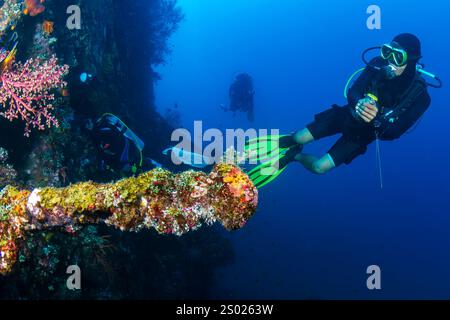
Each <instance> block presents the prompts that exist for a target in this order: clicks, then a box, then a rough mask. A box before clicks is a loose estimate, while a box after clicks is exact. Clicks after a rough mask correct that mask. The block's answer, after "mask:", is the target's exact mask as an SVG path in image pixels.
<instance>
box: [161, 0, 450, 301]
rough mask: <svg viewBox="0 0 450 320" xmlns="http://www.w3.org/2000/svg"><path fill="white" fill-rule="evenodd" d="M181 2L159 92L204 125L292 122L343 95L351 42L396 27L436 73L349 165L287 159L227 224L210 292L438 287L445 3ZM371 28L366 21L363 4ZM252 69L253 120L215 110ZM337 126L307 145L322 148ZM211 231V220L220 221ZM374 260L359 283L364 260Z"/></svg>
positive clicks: (449, 287)
mask: <svg viewBox="0 0 450 320" xmlns="http://www.w3.org/2000/svg"><path fill="white" fill-rule="evenodd" d="M179 3H180V6H181V8H182V10H183V11H184V13H185V15H186V19H185V21H184V22H183V23H182V24H181V26H180V29H179V30H178V32H177V33H176V34H175V36H173V38H172V39H171V43H172V47H173V52H172V55H171V57H170V58H169V61H168V63H167V65H165V66H164V67H162V68H160V69H159V70H158V71H159V72H160V73H161V75H162V80H161V81H160V82H159V83H158V85H157V88H156V94H157V105H158V106H159V108H160V109H161V111H163V110H164V109H165V108H168V107H171V106H173V105H174V104H177V105H178V108H179V111H180V113H181V116H182V120H183V124H184V126H186V127H187V128H191V127H192V126H193V122H194V121H195V120H202V121H203V125H204V127H205V128H219V129H222V130H225V129H227V128H244V129H246V128H257V129H259V128H267V129H271V128H277V129H280V130H281V132H285V133H289V132H292V131H295V130H298V129H300V128H303V127H304V126H305V125H306V124H307V123H309V122H310V121H311V120H312V119H313V115H314V114H316V113H318V112H320V111H323V110H324V109H326V108H328V107H329V106H330V105H332V104H334V103H337V104H341V105H343V104H345V99H344V97H343V94H342V93H343V88H344V85H345V82H346V80H347V78H348V77H349V76H350V75H351V74H352V73H353V72H354V71H355V70H356V69H358V68H360V67H362V66H363V64H362V61H361V58H360V56H361V52H362V51H363V50H364V49H366V48H368V47H371V46H376V45H380V44H382V43H385V42H389V41H390V40H391V39H392V38H393V37H394V36H395V35H397V34H399V33H403V32H410V33H414V34H416V35H417V36H418V37H419V38H420V39H421V41H422V46H423V56H424V58H423V62H424V63H425V64H426V68H427V69H428V70H429V71H432V72H435V73H437V74H439V76H440V77H441V79H443V81H444V88H443V89H441V90H435V89H430V94H431V97H432V105H431V107H430V109H429V110H428V112H427V113H426V115H425V116H424V117H423V119H422V121H421V122H420V124H419V126H418V127H417V128H416V129H415V130H414V131H412V132H411V133H409V134H407V135H405V136H403V137H402V138H401V139H400V140H398V141H395V142H383V143H382V145H381V153H382V167H383V177H384V188H383V189H381V188H380V184H379V177H378V171H377V166H376V157H375V146H374V145H371V146H370V148H369V150H368V152H367V153H366V154H365V155H364V156H362V157H359V158H357V159H356V160H355V161H354V162H353V163H352V164H351V165H350V166H343V167H340V168H338V169H336V170H334V171H333V172H331V173H329V174H327V175H325V176H315V175H312V174H310V173H309V172H307V171H306V170H305V169H303V168H302V167H301V166H300V165H298V164H293V165H291V166H290V167H289V168H288V170H286V171H285V172H284V174H283V175H282V176H281V177H280V178H279V179H278V180H277V181H275V182H274V183H272V184H271V185H269V186H267V187H266V188H264V189H262V190H261V192H260V208H259V211H258V212H257V214H256V215H255V217H254V218H253V219H252V220H251V221H250V222H249V224H248V225H247V226H246V227H245V228H244V229H242V230H240V231H237V232H233V233H226V232H225V231H223V232H224V235H225V236H226V237H228V238H230V239H231V240H232V241H233V243H234V247H235V252H236V257H235V261H234V263H233V264H231V265H228V266H226V267H224V268H222V269H220V270H219V271H218V273H217V284H216V287H214V288H213V292H212V293H211V295H212V297H213V298H236V299H237V298H245V299H248V298H254V299H269V298H270V299H335V298H339V299H349V298H351V299H408V298H424V299H437V298H446V299H448V298H450V273H449V272H448V270H450V250H449V248H450V204H449V196H450V170H449V163H450V152H449V147H450V134H449V133H448V131H447V130H448V121H449V117H450V111H449V109H448V108H449V104H448V98H450V97H449V91H448V87H447V86H446V84H447V83H449V82H448V81H449V80H448V79H450V59H449V51H450V38H449V36H448V35H449V31H450V27H449V25H448V19H447V14H448V12H450V3H449V2H446V1H442V0H429V1H426V2H424V1H418V0H414V1H406V0H398V1H387V0H374V1H350V0H346V1H331V0H328V1H325V0H315V1H312V0H282V1H278V0H180V1H179ZM371 4H376V5H378V6H379V7H380V8H381V17H382V20H381V21H382V25H381V30H369V29H368V28H367V27H366V19H367V18H368V14H367V13H366V9H367V7H368V6H369V5H371ZM244 71H245V72H249V73H250V74H251V75H252V76H253V78H254V81H255V90H256V96H255V99H256V100H255V105H256V107H255V110H256V111H255V116H256V119H255V122H254V123H249V122H248V121H247V118H246V116H245V115H244V114H240V115H237V116H236V117H235V118H234V117H233V116H232V115H231V114H229V113H224V112H223V111H222V110H221V109H220V107H219V106H220V104H228V87H229V85H230V83H231V82H232V81H233V78H234V76H235V75H236V74H237V73H239V72H244ZM335 140H336V138H335V137H334V138H327V139H325V140H321V141H319V142H316V143H315V144H314V145H312V146H308V147H307V151H308V152H311V153H316V154H321V153H324V152H326V151H327V150H328V148H329V147H330V146H331V145H332V143H334V141H335ZM218 232H222V231H218ZM370 265H378V266H379V267H380V268H381V286H382V287H381V290H368V289H367V286H366V279H367V277H368V275H367V274H366V268H367V267H368V266H370Z"/></svg>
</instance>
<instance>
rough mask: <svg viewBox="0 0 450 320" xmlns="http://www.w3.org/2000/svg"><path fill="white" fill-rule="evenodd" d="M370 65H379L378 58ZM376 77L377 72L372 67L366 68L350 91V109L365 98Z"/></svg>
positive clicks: (348, 96)
mask: <svg viewBox="0 0 450 320" xmlns="http://www.w3.org/2000/svg"><path fill="white" fill-rule="evenodd" d="M370 64H371V65H379V64H380V61H379V59H378V58H374V59H372V61H370ZM376 75H377V71H376V70H375V69H374V68H370V67H366V69H365V70H364V71H363V72H362V73H361V75H360V76H359V78H358V79H357V80H356V81H355V83H354V84H353V85H352V87H351V88H350V90H349V91H348V95H347V100H348V105H349V106H350V107H352V108H353V107H355V106H356V104H357V103H358V101H359V100H361V99H362V98H364V95H365V94H366V93H367V92H368V90H369V88H370V87H371V85H372V81H373V79H375V77H376Z"/></svg>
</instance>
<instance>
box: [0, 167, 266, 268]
mask: <svg viewBox="0 0 450 320" xmlns="http://www.w3.org/2000/svg"><path fill="white" fill-rule="evenodd" d="M257 204H258V191H257V190H256V188H255V187H254V185H253V183H252V182H251V180H250V179H249V178H248V176H247V175H246V174H245V173H244V172H243V171H241V170H240V169H239V168H238V167H236V166H234V165H232V164H218V165H216V167H215V168H214V169H213V171H212V172H211V173H210V174H209V175H207V174H205V173H204V172H196V171H186V172H183V173H180V174H177V175H174V174H172V173H171V172H169V171H167V170H164V169H154V170H152V171H149V172H147V173H144V174H142V175H140V176H138V177H133V178H128V179H124V180H120V181H118V182H116V183H113V184H98V183H94V182H85V183H79V184H74V185H72V186H70V187H67V188H61V189H55V188H44V189H35V190H33V191H28V190H19V189H17V188H14V187H10V186H9V187H6V188H4V189H3V190H2V191H1V192H0V274H6V273H8V272H10V271H11V270H12V268H13V266H14V263H15V262H16V260H17V254H18V250H19V249H18V248H19V247H20V241H22V240H24V239H25V238H26V235H27V232H30V231H33V230H46V229H50V228H56V227H62V228H66V229H67V227H68V226H76V225H80V224H98V223H102V222H103V223H105V224H107V225H109V226H113V227H116V228H119V229H120V230H122V231H140V230H142V229H155V230H156V231H157V232H159V233H161V234H174V235H178V236H181V235H183V234H185V233H187V232H189V231H192V230H195V229H198V228H199V227H200V226H201V225H202V224H203V223H206V224H208V225H210V224H213V223H214V222H216V221H217V220H218V221H220V222H221V223H222V224H223V226H224V227H225V228H226V229H227V230H235V229H239V228H242V227H243V226H244V225H245V224H246V222H247V221H248V220H249V219H250V218H251V217H252V215H253V214H254V213H255V211H256V208H257Z"/></svg>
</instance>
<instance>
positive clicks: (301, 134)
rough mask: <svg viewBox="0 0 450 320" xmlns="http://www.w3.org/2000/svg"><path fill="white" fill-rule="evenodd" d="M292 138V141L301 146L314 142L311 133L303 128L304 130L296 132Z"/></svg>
mask: <svg viewBox="0 0 450 320" xmlns="http://www.w3.org/2000/svg"><path fill="white" fill-rule="evenodd" d="M293 138H294V141H295V142H296V143H298V144H303V145H305V144H308V143H311V142H313V141H314V137H313V135H312V133H311V131H309V129H308V128H304V129H302V130H300V131H297V132H296V133H295V134H294V137H293Z"/></svg>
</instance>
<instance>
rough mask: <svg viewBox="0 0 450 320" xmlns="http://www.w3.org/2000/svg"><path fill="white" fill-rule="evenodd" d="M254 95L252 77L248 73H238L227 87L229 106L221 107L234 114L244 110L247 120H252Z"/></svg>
mask: <svg viewBox="0 0 450 320" xmlns="http://www.w3.org/2000/svg"><path fill="white" fill-rule="evenodd" d="M254 96H255V91H254V88H253V79H252V77H251V76H250V75H249V74H248V73H240V74H238V75H237V76H236V79H235V80H234V82H233V83H232V84H231V86H230V89H229V98H230V107H229V108H228V109H226V108H223V109H224V110H225V111H231V112H233V113H234V114H235V113H236V112H238V111H240V112H246V113H247V117H248V120H249V121H253V120H254V102H253V101H254Z"/></svg>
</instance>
